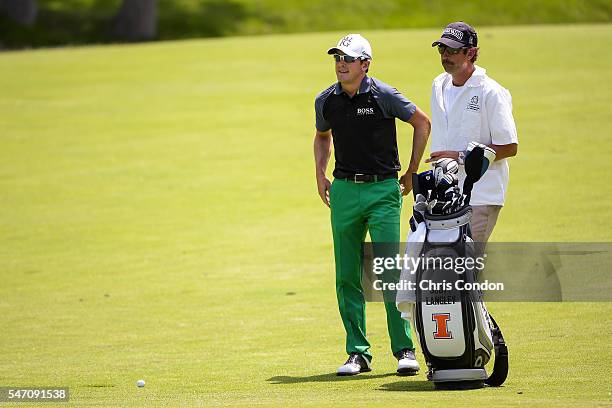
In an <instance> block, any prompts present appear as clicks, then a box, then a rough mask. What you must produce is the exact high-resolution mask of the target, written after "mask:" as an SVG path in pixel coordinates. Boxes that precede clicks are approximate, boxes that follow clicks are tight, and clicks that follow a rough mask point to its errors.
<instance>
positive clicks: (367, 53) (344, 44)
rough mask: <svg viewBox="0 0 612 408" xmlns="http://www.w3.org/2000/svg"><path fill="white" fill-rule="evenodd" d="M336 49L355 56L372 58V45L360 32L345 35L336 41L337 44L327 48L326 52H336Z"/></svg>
mask: <svg viewBox="0 0 612 408" xmlns="http://www.w3.org/2000/svg"><path fill="white" fill-rule="evenodd" d="M338 51H342V52H343V53H345V54H346V55H349V56H351V57H355V58H357V57H359V58H361V59H372V47H371V46H370V43H369V42H368V40H366V39H365V38H363V37H362V36H361V34H347V35H345V36H344V37H342V38H341V39H340V41H338V45H336V46H335V47H332V48H330V49H329V50H327V53H328V54H336V53H337V52H338Z"/></svg>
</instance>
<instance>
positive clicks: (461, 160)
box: [457, 152, 465, 165]
mask: <svg viewBox="0 0 612 408" xmlns="http://www.w3.org/2000/svg"><path fill="white" fill-rule="evenodd" d="M457 153H458V156H457V163H459V164H461V165H463V164H464V163H465V152H457Z"/></svg>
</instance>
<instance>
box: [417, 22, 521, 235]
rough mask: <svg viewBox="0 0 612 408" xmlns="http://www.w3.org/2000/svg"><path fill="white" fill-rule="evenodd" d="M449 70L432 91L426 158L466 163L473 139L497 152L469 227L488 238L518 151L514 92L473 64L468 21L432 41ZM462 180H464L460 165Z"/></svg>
mask: <svg viewBox="0 0 612 408" xmlns="http://www.w3.org/2000/svg"><path fill="white" fill-rule="evenodd" d="M436 46H437V48H438V52H439V53H440V59H441V62H442V67H443V68H444V70H445V71H446V72H445V73H443V74H440V75H438V76H437V77H436V78H435V79H434V81H433V87H432V92H431V116H432V130H431V151H432V153H431V155H430V156H429V158H428V159H427V160H426V162H434V161H436V160H438V159H440V158H443V157H449V158H453V159H457V160H458V162H459V164H460V165H462V164H463V159H464V157H465V153H464V152H465V150H466V149H467V146H468V144H469V143H470V142H471V141H476V142H479V143H482V144H485V145H488V146H489V147H491V148H492V149H493V150H495V153H496V154H497V156H496V159H495V162H494V163H492V164H491V165H490V167H489V169H488V170H487V172H486V173H485V174H484V175H483V176H482V178H481V179H480V181H478V182H477V183H476V184H475V185H474V189H473V190H472V198H471V201H470V204H471V205H472V208H473V211H474V213H473V215H472V221H471V225H470V227H471V230H472V236H473V239H474V241H477V242H483V243H484V242H487V241H488V239H489V236H490V235H491V232H492V231H493V227H494V226H495V223H496V222H497V217H498V215H499V212H500V210H501V208H502V206H503V205H504V200H505V196H506V190H507V189H508V178H509V168H508V161H507V160H506V159H507V158H508V157H512V156H515V155H516V151H517V146H518V137H517V134H516V126H515V124H514V118H513V117H512V98H511V96H510V92H508V90H507V89H505V88H503V87H502V86H501V85H500V84H498V83H497V82H495V81H494V80H493V79H491V78H489V77H488V76H487V74H486V70H485V69H484V68H481V67H479V66H478V65H475V62H476V59H477V58H478V51H479V48H478V36H477V35H476V31H475V30H474V28H472V27H471V26H470V25H468V24H466V23H464V22H462V21H460V22H456V23H451V24H449V25H448V26H446V28H445V29H444V31H443V32H442V36H441V37H440V38H439V39H438V40H436V41H434V42H433V44H432V47H436ZM459 178H460V184H462V183H463V180H464V179H465V171H464V169H463V166H461V168H460V170H459Z"/></svg>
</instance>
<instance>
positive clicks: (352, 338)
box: [314, 34, 430, 375]
mask: <svg viewBox="0 0 612 408" xmlns="http://www.w3.org/2000/svg"><path fill="white" fill-rule="evenodd" d="M327 53H328V54H331V55H333V58H334V60H335V72H336V77H337V79H338V82H337V83H335V84H333V85H332V86H330V87H329V88H327V89H326V90H324V91H323V92H321V93H320V94H319V95H318V96H317V98H316V100H315V113H316V135H315V138H314V156H315V166H316V179H317V187H318V190H319V195H320V196H321V199H322V200H323V203H324V204H325V205H327V206H329V207H330V208H331V224H332V233H333V239H334V255H335V259H336V294H337V296H338V306H339V308H340V316H341V317H342V322H343V324H344V328H345V330H346V352H347V354H348V355H349V358H348V360H347V361H346V363H345V364H344V365H342V366H341V367H340V368H339V369H338V372H337V373H338V375H355V374H359V373H360V372H364V371H370V362H371V359H372V355H371V353H370V343H369V342H368V339H367V338H366V318H365V301H364V295H363V288H362V286H361V272H362V257H363V256H362V245H363V242H364V239H365V236H366V232H367V231H369V233H370V237H371V238H372V241H373V242H387V243H399V241H400V211H401V207H402V193H403V194H404V195H406V194H408V193H409V192H410V190H411V189H412V180H411V173H413V172H415V171H417V168H418V164H419V161H420V160H421V158H422V156H423V152H424V150H425V145H426V144H427V138H428V136H429V131H430V123H429V118H428V117H427V116H426V115H425V114H424V113H423V112H422V111H421V110H420V109H419V108H418V107H417V106H416V105H415V104H414V103H412V102H410V101H409V100H408V99H406V98H405V97H404V96H403V95H402V94H401V93H399V92H398V91H397V89H395V88H393V87H391V86H389V85H387V84H385V83H383V82H381V81H379V80H378V79H376V78H372V77H369V76H368V75H367V72H368V70H369V68H370V63H371V61H372V48H371V47H370V44H369V42H368V41H367V40H366V39H365V38H363V37H362V36H361V35H359V34H349V35H347V36H345V37H343V38H341V39H340V41H339V42H338V45H336V46H335V47H332V48H330V49H329V50H328V51H327ZM395 118H398V119H400V120H402V121H404V122H408V123H410V125H412V127H413V128H414V134H413V139H412V156H411V158H410V164H409V165H408V169H407V171H406V173H405V174H404V175H403V176H402V177H401V178H400V180H399V181H398V172H399V171H400V169H401V166H400V161H399V155H398V149H397V140H396V139H397V138H396V128H395ZM332 140H333V146H334V156H335V165H334V172H333V176H334V181H333V183H331V182H330V180H329V179H328V178H327V177H326V175H325V171H326V168H327V164H328V162H329V159H330V156H331V146H332ZM394 300H395V299H393V300H392V301H390V302H385V308H386V312H387V328H388V331H389V337H390V338H391V351H392V353H393V354H394V355H395V357H396V358H397V359H398V370H397V371H398V373H399V374H403V375H413V374H416V373H417V372H418V370H419V364H418V363H417V361H416V359H415V357H414V344H413V341H412V338H411V333H410V325H409V323H408V322H407V321H405V320H403V319H402V318H401V317H400V313H399V312H398V311H397V308H396V307H395V301H394Z"/></svg>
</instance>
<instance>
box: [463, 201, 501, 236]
mask: <svg viewBox="0 0 612 408" xmlns="http://www.w3.org/2000/svg"><path fill="white" fill-rule="evenodd" d="M501 209H502V206H501V205H473V206H472V210H473V211H474V212H473V213H472V221H471V222H470V228H471V229H472V239H473V240H474V241H476V242H487V241H488V240H489V237H490V236H491V233H492V232H493V227H495V224H496V223H497V217H498V216H499V212H500V211H501Z"/></svg>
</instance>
